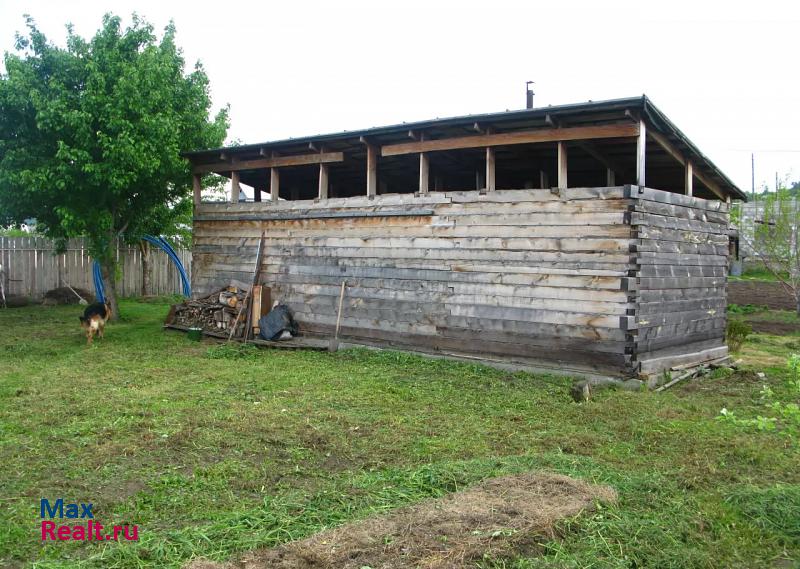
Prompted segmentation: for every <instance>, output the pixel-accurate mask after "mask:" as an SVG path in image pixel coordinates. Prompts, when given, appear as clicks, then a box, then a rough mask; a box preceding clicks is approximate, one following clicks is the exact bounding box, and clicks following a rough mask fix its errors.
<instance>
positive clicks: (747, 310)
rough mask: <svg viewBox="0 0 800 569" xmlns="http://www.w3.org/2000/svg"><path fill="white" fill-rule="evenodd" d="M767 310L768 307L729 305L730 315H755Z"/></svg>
mask: <svg viewBox="0 0 800 569" xmlns="http://www.w3.org/2000/svg"><path fill="white" fill-rule="evenodd" d="M765 310H767V307H766V306H758V305H755V304H741V305H740V304H729V305H728V312H729V313H730V314H754V313H756V312H763V311H765Z"/></svg>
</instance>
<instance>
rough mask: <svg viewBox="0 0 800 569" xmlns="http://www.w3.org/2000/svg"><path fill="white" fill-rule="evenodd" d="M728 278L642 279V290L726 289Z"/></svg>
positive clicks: (640, 284)
mask: <svg viewBox="0 0 800 569" xmlns="http://www.w3.org/2000/svg"><path fill="white" fill-rule="evenodd" d="M726 279H727V277H724V276H723V277H642V278H640V279H639V287H640V290H652V289H665V288H713V287H724V286H725V283H726Z"/></svg>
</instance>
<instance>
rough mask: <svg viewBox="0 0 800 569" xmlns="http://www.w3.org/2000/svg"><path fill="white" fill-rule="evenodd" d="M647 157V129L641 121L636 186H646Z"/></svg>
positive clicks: (637, 149) (637, 145)
mask: <svg viewBox="0 0 800 569" xmlns="http://www.w3.org/2000/svg"><path fill="white" fill-rule="evenodd" d="M646 157H647V127H646V126H645V124H644V121H641V120H640V121H639V134H638V138H637V139H636V184H637V185H638V186H645V185H646V184H645V173H646V168H645V166H646V165H645V161H646Z"/></svg>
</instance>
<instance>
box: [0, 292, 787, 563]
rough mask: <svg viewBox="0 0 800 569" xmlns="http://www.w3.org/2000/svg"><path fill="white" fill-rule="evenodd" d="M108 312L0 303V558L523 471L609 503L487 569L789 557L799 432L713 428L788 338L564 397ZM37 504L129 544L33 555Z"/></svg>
mask: <svg viewBox="0 0 800 569" xmlns="http://www.w3.org/2000/svg"><path fill="white" fill-rule="evenodd" d="M122 309H123V311H124V314H125V318H124V320H123V321H122V322H120V323H116V324H113V325H111V326H110V327H109V328H108V329H107V337H106V339H105V340H103V341H99V342H97V343H96V345H95V346H93V347H91V348H87V347H86V346H85V338H84V337H83V336H82V335H81V333H80V330H79V328H78V319H77V318H76V316H77V315H78V313H79V309H78V308H77V307H58V308H41V307H30V308H22V309H13V310H0V464H2V474H0V565H5V566H11V567H16V566H33V565H35V566H36V567H75V566H86V567H178V566H180V564H181V563H183V562H185V561H187V560H189V559H191V558H193V557H197V556H205V557H208V558H211V559H218V560H222V559H226V558H228V557H230V556H231V555H234V554H236V553H238V552H242V551H246V550H249V549H252V548H255V547H258V546H269V545H274V544H279V543H282V542H285V541H287V540H293V539H297V538H301V537H304V536H307V535H309V534H311V533H314V532H316V531H319V530H321V529H323V528H327V527H331V526H334V525H338V524H341V523H344V522H346V521H350V520H356V519H360V518H364V517H367V516H369V515H372V514H374V513H376V512H383V511H386V510H388V509H391V508H395V507H398V506H401V505H406V504H409V503H412V502H415V501H419V500H422V499H425V498H429V497H435V496H440V495H442V494H444V493H447V492H451V491H453V490H456V489H459V488H462V487H464V486H467V485H471V484H474V483H476V482H478V481H480V480H482V479H484V478H486V477H489V476H496V475H500V474H506V473H517V472H523V471H528V470H547V471H552V472H559V473H563V474H568V475H571V476H576V477H580V478H583V479H586V480H588V481H592V482H600V483H605V484H609V485H611V486H613V487H614V488H616V489H617V490H618V492H619V494H620V500H619V502H618V503H617V504H616V505H613V506H606V507H603V508H602V509H600V510H598V511H597V512H596V513H594V514H590V515H586V516H579V517H577V518H575V519H571V520H568V521H566V522H564V523H562V524H561V525H560V526H559V535H557V536H555V537H552V536H551V537H550V538H545V537H542V538H541V540H540V541H539V551H538V553H539V555H537V556H534V557H530V558H527V559H526V558H520V559H486V560H485V562H484V563H483V566H484V567H486V568H495V569H499V568H511V567H514V568H519V569H521V568H530V567H564V568H567V567H682V568H683V567H748V568H750V567H791V566H794V565H793V564H792V563H793V562H795V563H797V562H800V452H798V450H799V449H798V446H797V443H796V441H792V440H788V439H787V438H786V437H782V436H780V435H778V434H775V433H765V432H759V431H751V430H747V429H743V428H741V427H737V426H734V425H732V424H729V423H726V422H721V421H719V420H717V419H716V417H717V416H718V415H719V412H720V409H722V408H723V407H726V408H728V409H735V410H736V413H737V415H739V416H744V417H746V416H754V415H756V414H758V413H759V412H763V406H762V405H761V403H760V395H759V392H760V391H761V389H762V384H769V385H771V386H772V387H773V388H774V389H775V390H776V391H779V390H780V389H782V388H783V387H782V386H783V382H784V379H785V374H786V373H787V372H786V371H785V360H786V357H787V356H788V354H789V353H791V352H792V351H795V350H796V351H800V337H798V336H773V335H767V334H757V335H754V336H753V337H752V339H751V340H749V341H748V342H747V343H746V344H745V347H744V349H743V352H742V357H743V358H744V359H745V364H746V365H745V369H743V370H741V371H739V372H737V373H735V374H730V373H723V372H721V371H720V372H718V373H717V374H716V375H715V376H714V377H711V378H707V379H705V380H702V381H699V382H693V383H687V384H682V385H679V386H678V387H676V388H674V389H671V390H669V391H667V392H664V393H660V394H657V393H630V392H609V391H607V392H601V393H599V394H598V395H597V396H596V397H595V398H594V399H593V400H592V401H591V402H589V403H587V404H581V405H578V404H575V403H573V402H572V400H571V399H570V398H569V396H568V389H567V387H568V385H570V384H571V381H572V380H571V379H569V378H566V377H554V376H537V375H530V374H525V373H514V374H511V373H508V372H503V371H498V370H493V369H489V368H484V367H480V366H473V365H467V364H461V363H452V362H445V361H436V360H428V359H423V358H419V357H415V356H410V355H406V354H401V353H396V352H374V351H367V350H355V351H344V352H339V353H336V354H328V353H321V352H292V351H276V350H264V351H255V352H251V351H248V350H237V349H224V348H219V347H218V346H217V345H216V344H210V343H209V344H206V343H193V342H190V341H188V340H187V339H186V338H185V336H184V335H182V334H180V333H175V332H164V331H162V330H161V328H160V324H161V321H162V319H163V317H164V315H165V313H166V310H167V305H166V304H159V303H150V304H145V303H137V302H132V301H128V302H124V303H123V305H122ZM776 318H779V319H786V318H789V316H785V315H779V316H776ZM781 321H783V320H781ZM756 371H758V372H762V371H763V372H765V373H766V379H760V378H758V377H757V376H756V375H755V373H754V372H756ZM42 497H46V498H50V499H56V498H59V497H63V498H64V499H65V501H67V502H91V503H93V504H94V515H95V518H96V519H97V521H99V522H100V523H103V524H104V525H111V524H117V523H122V524H137V525H138V527H139V541H135V542H133V541H131V542H124V541H122V542H119V543H102V542H90V543H77V542H64V543H48V544H46V545H42V543H41V541H40V539H39V538H40V533H39V523H40V521H41V520H40V518H39V500H40V498H42Z"/></svg>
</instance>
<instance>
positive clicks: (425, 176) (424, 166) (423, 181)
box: [419, 152, 431, 195]
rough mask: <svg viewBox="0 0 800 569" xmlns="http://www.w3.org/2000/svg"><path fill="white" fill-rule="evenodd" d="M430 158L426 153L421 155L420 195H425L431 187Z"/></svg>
mask: <svg viewBox="0 0 800 569" xmlns="http://www.w3.org/2000/svg"><path fill="white" fill-rule="evenodd" d="M430 170H431V164H430V158H428V155H427V154H426V153H424V152H420V154H419V193H420V194H422V195H425V194H427V193H428V190H429V186H430Z"/></svg>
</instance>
